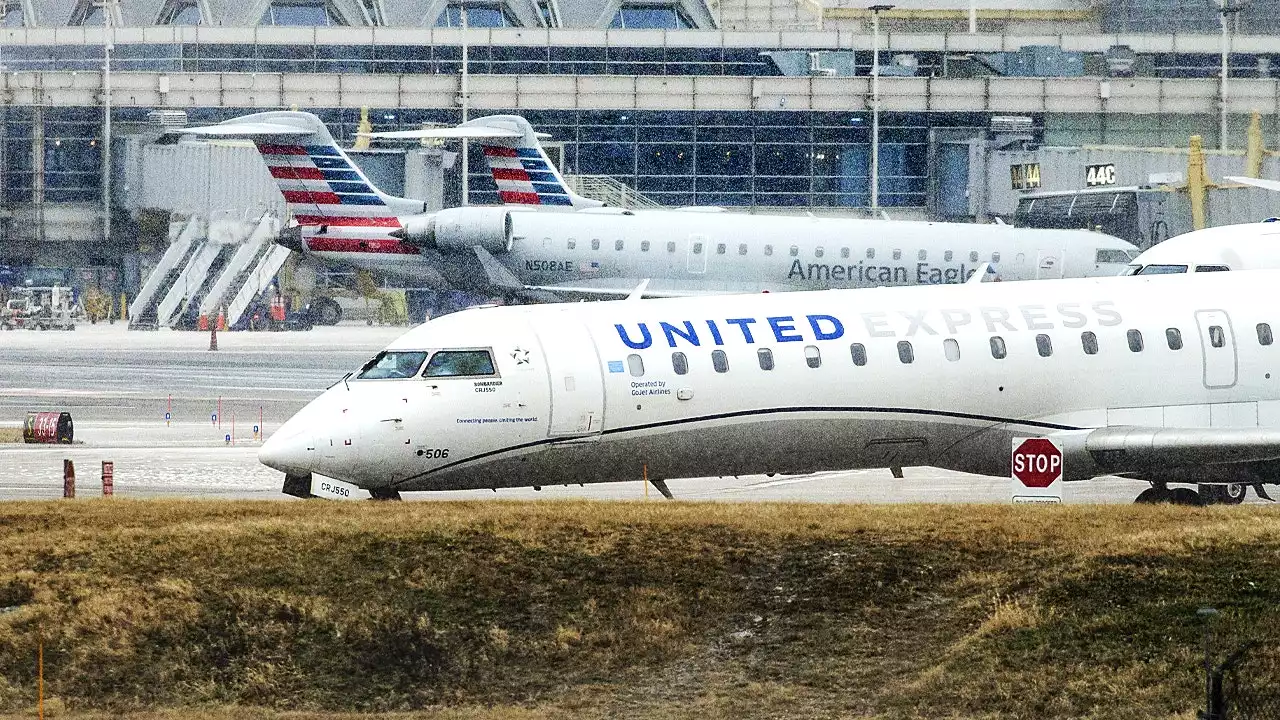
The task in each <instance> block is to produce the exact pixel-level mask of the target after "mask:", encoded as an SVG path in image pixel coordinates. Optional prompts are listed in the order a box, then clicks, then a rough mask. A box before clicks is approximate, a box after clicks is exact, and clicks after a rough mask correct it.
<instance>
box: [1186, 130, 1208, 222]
mask: <svg viewBox="0 0 1280 720" xmlns="http://www.w3.org/2000/svg"><path fill="white" fill-rule="evenodd" d="M1208 184H1209V178H1208V177H1207V176H1206V175H1205V169H1204V140H1203V139H1202V138H1201V137H1200V136H1199V135H1192V136H1191V146H1190V149H1189V152H1188V153H1187V199H1189V200H1190V201H1191V229H1192V230H1203V229H1204V228H1205V212H1204V206H1205V195H1206V193H1207V192H1208V190H1207V189H1206V188H1207V186H1208Z"/></svg>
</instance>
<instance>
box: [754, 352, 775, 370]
mask: <svg viewBox="0 0 1280 720" xmlns="http://www.w3.org/2000/svg"><path fill="white" fill-rule="evenodd" d="M756 359H757V360H759V361H760V369H761V370H772V369H773V351H772V350H770V349H769V348H760V349H759V350H757V351H756Z"/></svg>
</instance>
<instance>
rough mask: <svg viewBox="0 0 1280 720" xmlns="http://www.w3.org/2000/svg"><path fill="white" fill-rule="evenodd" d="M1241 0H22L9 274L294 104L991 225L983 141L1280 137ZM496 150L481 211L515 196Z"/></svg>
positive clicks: (84, 243)
mask: <svg viewBox="0 0 1280 720" xmlns="http://www.w3.org/2000/svg"><path fill="white" fill-rule="evenodd" d="M1232 5H1233V4H1232V3H1228V4H1227V9H1226V10H1225V11H1224V10H1220V9H1215V5H1214V3H1210V2H1207V1H1206V0H1144V1H1143V2H1135V1H1134V0H985V1H980V2H977V3H972V4H971V3H968V2H924V1H912V0H903V1H902V2H899V3H898V4H896V5H878V6H872V5H870V4H860V3H852V2H847V1H846V0H824V1H823V2H818V1H817V0H428V1H427V2H409V1H408V0H249V1H247V2H230V1H229V0H106V1H105V2H104V1H102V0H2V1H0V12H2V13H3V15H2V16H0V17H2V19H0V97H2V98H3V104H2V105H0V198H2V199H3V207H2V208H0V265H3V264H56V263H57V261H58V258H59V257H60V256H67V257H69V258H70V260H68V261H66V262H67V263H69V264H76V265H92V266H98V265H103V266H105V265H111V264H113V263H117V262H118V261H119V257H120V256H121V255H122V254H123V253H128V252H133V251H137V250H138V249H139V246H140V244H142V245H145V244H146V243H147V242H148V241H149V240H155V241H159V240H161V239H163V237H164V231H162V230H158V229H156V228H154V227H151V225H152V224H154V223H149V222H148V218H149V217H150V216H149V215H147V214H146V213H144V212H141V211H144V210H149V209H151V208H146V207H142V206H140V205H139V202H140V201H138V200H137V197H138V193H137V192H135V191H136V188H131V187H130V183H131V182H135V183H136V175H129V174H128V173H127V172H126V171H127V169H129V168H134V169H135V170H137V168H138V167H139V166H138V161H137V160H136V159H135V158H132V157H131V156H130V155H129V153H130V151H131V150H130V149H131V148H132V147H134V145H131V143H130V142H128V139H129V138H130V137H134V136H136V137H154V134H155V131H156V130H157V128H156V125H157V124H165V123H173V122H188V123H191V124H202V123H206V122H214V121H219V120H223V119H226V118H229V117H234V116H236V115H241V114H245V113H248V112H254V111H260V110H265V109H288V108H294V107H296V108H298V109H304V110H310V111H313V112H315V113H317V114H318V115H320V117H321V118H323V119H324V120H325V121H326V123H328V124H329V126H330V128H331V130H332V131H333V133H334V135H335V137H337V138H339V140H340V142H344V143H348V144H349V143H351V142H352V141H353V140H354V137H355V131H356V126H357V123H358V121H359V120H360V117H361V109H362V108H366V109H367V114H368V117H369V119H370V121H371V122H372V124H373V128H374V129H375V130H400V129H414V128H418V127H420V126H422V125H423V124H424V123H442V124H454V123H457V122H460V121H461V120H463V118H464V113H465V114H466V116H468V117H476V116H479V115H487V114H496V113H518V114H521V115H524V116H525V117H527V118H528V119H529V120H530V121H531V122H532V123H533V124H534V126H535V127H536V128H537V129H539V130H540V131H543V132H546V133H549V134H550V135H551V139H550V143H552V144H554V145H556V146H557V147H559V148H562V158H563V159H562V165H563V168H564V170H565V172H566V173H567V174H571V175H578V176H595V177H600V178H603V179H604V180H607V181H609V182H610V183H612V184H613V185H614V186H615V187H616V186H619V185H625V186H626V187H627V188H629V189H631V190H634V191H636V192H638V193H640V194H642V195H643V196H644V197H646V198H648V199H649V200H650V201H652V202H654V203H657V204H660V205H667V206H685V205H721V206H732V207H739V208H743V209H749V210H755V211H759V210H761V209H771V208H787V209H789V210H790V211H812V212H828V213H829V212H841V213H850V214H859V213H866V212H868V211H875V210H879V209H881V208H883V209H887V211H888V212H890V213H897V214H899V215H901V216H908V217H910V216H915V217H919V216H929V217H939V218H946V219H960V220H964V219H968V220H975V219H976V220H983V219H987V218H988V217H989V215H990V213H989V208H988V207H987V206H985V205H984V204H983V203H985V202H986V201H985V200H984V198H985V196H986V195H987V194H988V193H986V192H978V188H977V183H976V181H975V179H974V178H975V172H976V171H975V166H976V165H977V164H980V162H979V159H978V158H977V156H976V155H975V151H974V148H975V147H982V148H987V149H989V150H1008V149H1010V148H1014V149H1025V148H1027V147H1031V148H1036V147H1040V146H1055V145H1066V146H1087V145H1109V146H1143V147H1151V146H1161V147H1185V145H1186V142H1187V137H1188V136H1189V135H1191V134H1199V135H1201V136H1203V137H1204V139H1205V144H1206V146H1207V147H1210V148H1217V147H1220V146H1221V147H1229V148H1236V149H1240V148H1243V146H1244V137H1245V128H1246V126H1247V124H1248V122H1249V115H1250V113H1253V112H1257V113H1260V114H1261V118H1262V124H1261V127H1262V131H1263V136H1264V138H1265V139H1267V140H1269V141H1270V142H1269V144H1271V145H1272V146H1276V145H1280V142H1277V139H1278V138H1280V124H1277V116H1278V114H1280V85H1278V83H1280V80H1278V79H1277V77H1276V76H1277V75H1280V67H1274V69H1273V63H1272V59H1273V58H1274V57H1277V56H1280V32H1277V31H1280V0H1255V1H1254V2H1252V3H1249V4H1248V5H1247V6H1245V7H1244V8H1243V9H1239V10H1235V9H1234V8H1233V7H1232ZM464 24H465V25H466V28H465V29H464V28H463V27H462V26H463V25H464ZM1224 46H1225V47H1226V49H1227V52H1226V53H1225V54H1224V53H1223V48H1224ZM877 49H878V50H879V52H878V53H877V52H876V51H877ZM464 53H465V57H466V63H465V66H466V68H465V73H464V72H463V69H464V68H463V66H464V63H463V58H464ZM877 55H878V57H879V63H880V73H879V76H878V77H873V73H872V67H873V57H876V56H877ZM1224 57H1225V60H1226V66H1227V68H1228V70H1227V75H1226V77H1225V78H1224V77H1222V74H1221V68H1222V62H1223V58H1224ZM464 75H465V77H464ZM877 100H878V103H877ZM877 104H878V108H877ZM108 108H109V109H108ZM877 109H878V112H876V110H877ZM156 111H175V112H169V113H157V112H156ZM176 111H181V112H182V113H185V118H182V119H181V120H177V121H175V118H181V115H180V114H178V113H177V112H176ZM105 113H109V116H110V121H111V122H110V131H109V135H110V137H111V138H113V139H114V141H115V142H114V143H111V141H110V140H109V139H108V132H105V131H106V130H107V127H106V125H107V123H106V122H105V119H106V115H105ZM157 118H159V119H157ZM877 124H878V126H879V132H878V135H874V137H873V126H874V125H877ZM1223 128H1225V129H1226V135H1225V138H1224V137H1223V136H1222V129H1223ZM148 133H150V135H148ZM975 143H977V145H975ZM108 144H111V150H110V152H111V155H112V158H113V162H112V163H111V165H112V168H111V169H110V171H109V172H110V174H111V177H112V178H113V179H112V181H111V182H110V183H109V184H108V185H109V187H108V188H106V190H107V191H106V192H104V181H103V178H104V176H106V173H107V171H105V169H104V168H105V163H104V146H106V145H108ZM873 144H875V145H877V150H878V156H879V182H878V192H877V197H875V198H874V199H873V198H872V192H871V187H870V186H871V183H870V182H869V178H870V167H871V162H870V158H871V155H872V146H873ZM474 150H475V149H474V148H473V157H472V159H471V162H470V163H469V167H470V177H469V183H468V186H469V196H468V198H467V200H468V201H469V202H471V203H476V204H488V203H495V202H496V201H497V194H496V188H495V187H494V184H493V182H492V180H491V179H490V177H489V176H488V174H487V172H486V169H485V166H484V164H483V163H482V162H481V158H480V156H479V155H478V154H477V153H476V152H474ZM1050 169H1051V168H1050V167H1046V168H1045V170H1044V172H1045V173H1046V174H1048V173H1049V171H1050ZM140 171H141V172H146V171H147V170H146V168H141V170H140ZM991 174H992V175H993V176H996V177H1004V178H1005V179H1006V180H1007V178H1008V171H1007V170H1004V169H999V170H998V171H997V170H992V171H991ZM1122 174H1123V172H1122ZM1073 177H1074V176H1073ZM131 178H133V180H131ZM153 180H154V181H156V182H160V181H162V179H160V178H156V179H153ZM1049 180H1050V179H1049V178H1048V177H1046V186H1048V185H1050V184H1051V183H1050V182H1049ZM1139 182H1140V181H1139ZM1073 183H1074V185H1075V186H1077V187H1078V186H1080V185H1081V184H1082V183H1079V182H1074V179H1073ZM1038 184H1039V182H1038V181H1037V185H1038ZM1023 189H1026V188H1023ZM181 190H182V191H184V192H188V193H195V194H200V193H204V192H207V189H202V188H197V187H184V188H181ZM1006 204H1007V199H1006ZM873 205H874V207H873ZM104 206H109V207H110V208H111V211H110V214H109V216H110V222H109V223H104V218H105V217H106V216H107V213H104V212H103V209H104ZM161 209H163V208H161ZM170 209H172V208H170ZM249 210H251V208H239V207H227V208H219V209H218V211H219V212H222V213H225V214H236V213H240V214H246V213H247V212H249ZM104 225H105V226H106V227H104ZM104 235H105V236H107V237H104Z"/></svg>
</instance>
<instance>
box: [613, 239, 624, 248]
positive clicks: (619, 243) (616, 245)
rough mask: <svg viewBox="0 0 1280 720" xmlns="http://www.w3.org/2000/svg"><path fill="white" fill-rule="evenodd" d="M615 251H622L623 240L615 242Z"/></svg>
mask: <svg viewBox="0 0 1280 720" xmlns="http://www.w3.org/2000/svg"><path fill="white" fill-rule="evenodd" d="M613 249H614V250H622V241H621V240H614V241H613Z"/></svg>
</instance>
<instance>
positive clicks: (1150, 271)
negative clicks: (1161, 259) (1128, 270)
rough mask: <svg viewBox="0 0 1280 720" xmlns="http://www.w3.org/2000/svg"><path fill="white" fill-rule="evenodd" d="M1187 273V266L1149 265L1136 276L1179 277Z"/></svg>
mask: <svg viewBox="0 0 1280 720" xmlns="http://www.w3.org/2000/svg"><path fill="white" fill-rule="evenodd" d="M1186 271H1187V266H1186V265H1147V266H1146V267H1144V268H1142V269H1141V270H1139V271H1138V272H1136V273H1134V274H1135V275H1177V274H1179V273H1184V272H1186Z"/></svg>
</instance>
